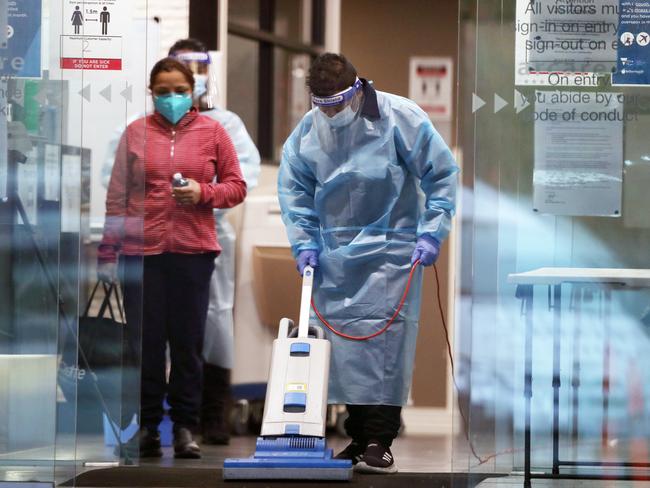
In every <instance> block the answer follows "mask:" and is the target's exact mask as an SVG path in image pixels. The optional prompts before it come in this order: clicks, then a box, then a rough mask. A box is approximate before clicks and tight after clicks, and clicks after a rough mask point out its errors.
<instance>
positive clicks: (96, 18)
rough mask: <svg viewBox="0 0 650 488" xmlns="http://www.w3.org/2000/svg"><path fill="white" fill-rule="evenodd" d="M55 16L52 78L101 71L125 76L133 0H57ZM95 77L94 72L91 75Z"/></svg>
mask: <svg viewBox="0 0 650 488" xmlns="http://www.w3.org/2000/svg"><path fill="white" fill-rule="evenodd" d="M55 3H56V4H57V5H56V8H51V9H50V15H51V17H52V18H51V22H50V25H51V26H52V27H51V36H50V38H51V54H50V60H51V62H50V64H51V65H50V77H51V78H52V79H57V78H61V77H63V78H66V79H69V78H70V77H71V76H70V75H72V77H74V75H75V73H77V74H79V75H80V74H81V73H82V72H83V73H84V77H88V75H89V74H91V73H92V74H94V73H101V75H100V76H99V77H97V76H95V78H99V79H101V80H106V79H107V78H106V77H107V76H108V75H112V76H113V77H119V78H121V77H122V75H123V73H124V72H125V71H126V66H125V58H126V52H127V49H128V39H127V35H128V32H129V29H130V28H131V23H132V7H133V1H132V0H84V1H82V2H80V1H77V0H57V1H56V2H55ZM91 76H94V75H91Z"/></svg>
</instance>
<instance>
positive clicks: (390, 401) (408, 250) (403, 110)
mask: <svg viewBox="0 0 650 488" xmlns="http://www.w3.org/2000/svg"><path fill="white" fill-rule="evenodd" d="M363 90H364V99H363V104H362V107H361V109H360V111H359V113H358V115H357V116H356V118H355V119H354V120H353V121H352V122H351V123H350V124H349V125H347V126H345V127H342V128H337V129H332V128H330V126H329V125H328V124H327V123H326V122H325V121H324V117H326V116H325V115H324V114H322V113H321V112H320V111H319V110H318V109H313V110H311V111H310V112H308V113H307V114H306V115H305V116H304V117H303V119H302V120H301V122H300V123H299V124H298V126H297V127H296V129H295V130H294V131H293V132H292V134H291V135H290V136H289V139H288V140H287V141H286V143H285V145H284V148H283V154H282V162H281V165H280V173H279V180H278V195H279V199H280V206H281V209H282V218H283V221H284V223H285V225H286V228H287V234H288V237H289V240H290V242H291V247H292V252H293V254H294V256H297V255H298V253H299V252H300V251H302V250H305V249H317V250H319V252H320V254H319V259H320V268H319V270H318V271H317V273H316V275H315V278H316V281H315V285H314V301H315V303H316V305H317V307H318V308H319V310H320V312H321V313H322V314H323V315H324V317H325V318H326V319H327V320H328V321H329V322H330V323H331V324H333V325H334V326H336V327H337V328H338V329H339V330H341V331H342V332H344V333H347V334H350V335H355V336H362V335H368V334H371V333H373V332H375V331H377V330H378V329H380V328H382V327H383V326H384V325H385V323H386V321H387V320H388V319H389V318H390V317H391V316H392V315H393V313H394V311H395V309H396V308H397V305H398V303H399V300H400V298H401V296H402V294H403V292H404V289H405V287H406V283H407V279H408V274H409V270H410V259H411V255H412V253H413V250H414V248H415V242H416V240H417V237H418V236H420V235H424V234H427V235H429V236H431V237H434V238H435V239H437V240H439V241H442V240H443V239H444V238H445V237H446V236H447V234H448V232H449V228H450V222H451V218H452V216H453V214H454V208H455V203H454V202H455V192H456V184H457V176H456V173H457V171H458V168H457V166H456V164H455V162H454V158H453V156H452V154H451V152H450V150H449V148H448V147H447V145H446V144H445V143H444V141H443V140H442V138H441V137H440V135H439V134H438V133H437V132H436V130H435V129H434V127H433V125H432V124H431V122H430V121H429V119H428V117H427V115H426V114H425V113H424V112H423V111H422V110H421V109H420V108H419V107H418V106H417V105H416V104H415V103H413V102H412V101H410V100H407V99H405V98H402V97H399V96H395V95H391V94H388V93H383V92H378V91H375V90H374V88H373V87H372V85H371V84H369V83H368V82H367V81H365V80H363ZM421 286H422V272H421V270H418V271H417V272H416V275H415V277H414V279H413V284H412V287H411V292H410V293H409V296H408V297H407V300H406V302H405V305H404V308H403V309H402V311H401V312H400V314H399V316H398V317H397V318H396V319H395V322H394V323H393V325H392V326H391V327H390V328H389V329H388V331H387V332H385V333H384V334H382V335H380V336H378V337H375V338H373V339H370V340H367V341H361V342H359V341H351V340H348V339H344V338H341V337H338V336H336V335H334V334H331V333H330V332H329V331H328V330H327V329H325V332H326V335H327V337H328V339H329V340H330V341H331V342H332V357H331V368H330V382H329V402H330V403H348V404H369V405H404V404H405V403H406V400H407V398H408V392H409V388H410V384H411V377H412V373H413V363H414V357H415V343H416V338H417V330H418V317H419V309H420V292H421ZM311 322H312V325H320V323H319V322H318V319H316V317H315V315H314V314H313V313H312V318H311Z"/></svg>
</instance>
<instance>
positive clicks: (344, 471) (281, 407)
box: [223, 266, 352, 481]
mask: <svg viewBox="0 0 650 488" xmlns="http://www.w3.org/2000/svg"><path fill="white" fill-rule="evenodd" d="M313 281H314V270H313V269H312V268H311V267H309V266H307V267H306V268H305V270H304V273H303V283H302V296H301V301H300V320H299V322H298V327H297V329H296V328H294V327H293V322H292V321H291V320H289V319H286V318H285V319H282V320H281V321H280V330H279V332H278V338H277V339H276V340H275V341H273V355H272V358H271V370H270V371H271V374H270V378H269V384H268V388H267V390H266V400H265V404H264V420H263V423H262V433H261V436H260V437H258V438H257V443H256V448H255V454H254V455H253V456H252V457H250V458H242V459H226V460H225V462H224V466H223V468H224V469H223V477H224V479H226V480H254V479H263V480H267V479H286V480H340V481H347V480H350V479H351V478H352V461H350V460H349V459H333V458H332V449H329V448H328V447H327V441H326V440H325V421H326V415H327V382H328V379H329V366H330V342H329V341H328V340H327V339H325V336H324V333H323V331H322V330H321V329H320V328H318V327H309V310H310V301H311V292H312V286H313Z"/></svg>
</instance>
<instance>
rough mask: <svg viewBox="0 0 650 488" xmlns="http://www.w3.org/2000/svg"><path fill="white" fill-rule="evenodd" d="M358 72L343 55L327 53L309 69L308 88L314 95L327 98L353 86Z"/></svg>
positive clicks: (319, 57) (317, 59) (318, 58)
mask: <svg viewBox="0 0 650 488" xmlns="http://www.w3.org/2000/svg"><path fill="white" fill-rule="evenodd" d="M356 79H357V70H356V69H355V68H354V66H352V63H350V61H348V60H347V59H346V57H345V56H343V55H342V54H334V53H325V54H321V55H320V56H318V57H317V58H316V59H315V60H314V62H313V63H312V65H311V67H310V68H309V76H308V77H307V87H308V88H309V91H310V92H312V93H313V94H314V95H317V96H320V97H326V96H329V95H333V94H334V93H338V92H340V91H342V90H345V89H346V88H348V87H349V86H352V85H353V84H354V82H355V80H356Z"/></svg>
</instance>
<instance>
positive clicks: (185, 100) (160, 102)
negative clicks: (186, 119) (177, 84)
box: [153, 93, 192, 124]
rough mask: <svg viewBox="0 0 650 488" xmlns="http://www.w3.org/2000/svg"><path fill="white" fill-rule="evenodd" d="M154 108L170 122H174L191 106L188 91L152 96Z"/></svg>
mask: <svg viewBox="0 0 650 488" xmlns="http://www.w3.org/2000/svg"><path fill="white" fill-rule="evenodd" d="M153 104H154V106H155V107H156V110H157V111H158V112H160V113H161V114H162V116H163V117H165V118H166V119H167V120H169V121H170V122H171V123H172V124H176V123H177V122H178V121H179V120H181V119H182V118H183V115H185V114H186V113H187V112H188V111H189V109H190V108H192V96H191V95H190V94H188V93H169V94H167V95H158V96H155V97H153Z"/></svg>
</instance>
